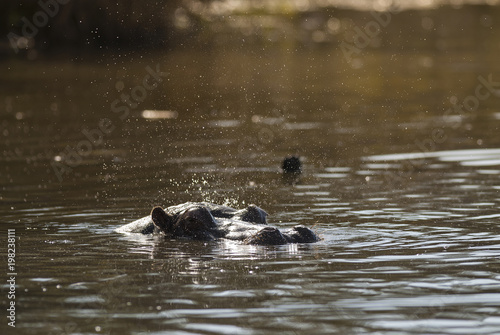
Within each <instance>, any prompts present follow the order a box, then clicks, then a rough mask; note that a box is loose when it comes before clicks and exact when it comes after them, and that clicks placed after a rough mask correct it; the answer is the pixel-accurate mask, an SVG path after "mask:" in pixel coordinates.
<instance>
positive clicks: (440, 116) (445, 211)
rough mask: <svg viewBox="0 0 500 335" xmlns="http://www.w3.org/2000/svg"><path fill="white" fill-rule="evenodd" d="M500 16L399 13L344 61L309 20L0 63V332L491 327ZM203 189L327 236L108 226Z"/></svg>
mask: <svg viewBox="0 0 500 335" xmlns="http://www.w3.org/2000/svg"><path fill="white" fill-rule="evenodd" d="M499 13H500V12H499V10H498V9H496V8H493V7H483V6H478V7H465V8H447V9H446V10H442V11H438V10H435V11H431V10H429V11H423V12H417V11H414V12H403V13H399V14H398V15H399V20H400V21H401V22H403V23H406V24H400V23H401V22H400V23H398V22H399V21H397V20H396V18H395V19H394V21H393V22H394V26H392V25H391V26H388V27H387V30H386V31H384V34H383V35H381V37H380V41H379V42H380V43H379V44H376V45H375V46H367V47H366V48H361V49H359V51H360V52H359V53H356V54H355V55H354V56H355V57H354V58H352V59H348V58H346V56H345V53H344V52H343V51H342V49H341V48H340V47H339V45H338V44H335V43H334V42H331V41H330V42H328V41H326V42H325V41H324V37H325V36H327V35H324V34H323V35H321V34H320V33H319V32H318V31H319V30H316V33H314V32H312V33H311V34H312V35H311V36H312V37H311V38H312V39H313V41H312V42H311V43H307V41H306V42H304V41H302V42H300V41H299V42H298V41H290V40H289V39H285V40H278V41H273V42H270V41H267V42H266V41H263V40H257V41H250V42H248V43H246V42H244V41H241V42H235V40H238V36H239V35H237V34H235V35H234V36H233V35H231V36H230V38H229V37H227V36H226V37H227V38H228V39H227V40H223V43H222V42H220V41H216V42H214V43H213V44H209V45H205V46H198V47H196V48H192V47H186V48H176V49H174V50H165V51H160V50H158V51H147V52H137V51H135V52H131V51H123V52H105V53H102V54H80V53H76V52H75V53H69V54H65V53H63V54H49V55H47V56H41V55H39V56H38V57H35V60H32V61H25V60H14V59H11V60H4V61H2V65H1V66H2V69H3V70H2V75H1V77H0V86H1V87H2V90H1V93H0V116H1V124H0V127H1V129H0V136H1V138H2V141H1V144H0V149H1V151H0V152H1V155H0V173H1V178H0V183H1V188H0V202H1V204H2V206H1V207H0V217H1V223H0V225H1V228H2V229H1V234H2V235H1V236H2V239H1V241H2V248H3V249H2V250H6V249H7V241H8V239H7V231H8V229H11V233H12V234H15V236H16V242H15V259H14V260H15V263H4V264H5V266H4V267H3V269H4V270H3V271H4V275H3V278H4V280H3V281H4V284H3V285H2V310H3V311H4V312H3V313H2V314H3V315H4V316H3V317H2V320H3V321H2V324H1V325H0V329H2V331H1V333H2V334H7V333H8V334H11V333H12V334H14V333H15V334H273V333H278V332H279V333H280V334H499V333H500V262H499V258H500V224H499V218H500V137H499V135H498V134H499V128H500V93H499V91H498V90H499V89H500V83H499V82H500V74H499V73H500V66H499V62H498V51H499V47H500V45H499V43H498V37H499V36H500V28H499V26H498V22H499V21H500V15H499ZM348 14H349V13H344V14H342V15H345V16H347V15H348ZM351 14H352V13H351ZM351 14H349V15H351ZM339 15H340V14H339ZM314 17H317V16H314ZM450 17H452V18H454V19H455V21H447V19H449V18H450ZM457 18H461V19H462V22H465V23H464V26H460V25H459V24H458V23H457V22H460V20H458V21H457V20H456V19H457ZM356 20H357V21H355V22H357V23H356V24H357V26H358V27H363V22H370V18H369V16H362V17H357V16H356ZM301 22H302V23H303V24H304V25H305V28H304V29H305V31H308V29H309V28H308V27H310V25H307V22H309V23H310V22H312V21H311V20H310V18H309V20H306V19H304V21H301ZM314 22H315V24H317V23H318V22H319V23H321V22H323V23H325V24H326V26H325V27H327V28H328V27H330V28H331V30H334V29H336V27H337V24H338V23H339V22H344V23H345V22H351V23H350V24H351V26H350V27H353V25H352V21H344V18H343V17H342V18H340V19H339V21H338V22H337V21H335V20H334V21H328V20H327V21H322V18H321V16H320V18H319V19H317V20H316V21H314ZM415 22H417V23H418V26H414V25H412V24H413V23H415ZM447 22H448V23H447ZM451 22H455V23H451ZM431 23H432V24H431ZM346 24H347V23H346ZM450 25H455V26H453V27H452V28H453V29H452V28H450ZM355 26H356V25H355ZM429 27H435V29H434V28H432V29H430V28H429ZM311 29H312V28H311ZM311 29H309V30H311ZM349 29H351V28H349ZM352 29H354V28H352ZM457 29H458V30H457ZM389 30H390V32H389ZM353 31H354V30H353ZM405 36H409V37H408V38H405ZM415 36H418V38H414V37H415ZM313 42H314V43H313ZM372 42H373V41H372ZM374 43H375V42H374ZM31 58H33V57H31ZM488 82H489V84H488ZM462 104H463V105H464V106H468V107H467V108H466V107H461V105H462ZM290 154H297V155H300V157H301V159H302V162H303V164H304V172H303V174H302V176H301V177H300V178H299V179H297V180H292V181H291V180H289V179H286V178H283V176H282V175H281V173H280V169H279V167H280V162H281V160H282V159H283V158H284V157H285V156H286V155H290ZM202 200H203V201H211V202H216V203H221V204H222V203H223V204H227V205H231V206H234V207H238V208H242V207H245V206H246V205H248V204H250V203H255V204H257V205H258V206H260V207H262V208H264V209H265V210H266V211H268V213H269V215H270V216H269V222H270V223H271V224H273V225H275V226H277V227H281V228H286V227H291V226H293V225H296V224H303V225H306V226H308V227H311V228H312V229H314V230H315V231H316V232H317V233H318V234H319V235H320V236H321V237H322V240H321V241H320V242H318V243H314V244H298V245H285V246H270V247H265V246H247V245H242V244H241V243H237V242H232V241H226V240H218V241H212V242H198V241H171V240H164V239H161V238H155V237H137V236H123V235H120V234H117V233H115V232H114V229H115V228H117V227H119V226H120V225H122V224H125V223H128V222H130V221H132V220H135V219H137V218H139V217H142V216H145V215H148V213H149V211H150V210H151V208H152V207H153V206H155V205H163V206H169V205H174V204H178V203H182V202H185V201H202ZM4 252H5V251H4ZM2 259H3V260H4V262H7V257H4V256H3V257H2ZM8 264H11V265H13V266H14V268H12V269H11V270H12V271H11V270H9V269H8V268H7V265H8ZM9 273H15V275H13V276H14V279H15V288H14V291H15V297H11V298H8V295H9V290H12V288H11V286H10V285H9V284H8V283H7V284H5V280H7V279H9V278H10V277H11V275H10V274H9ZM12 302H14V303H15V326H16V328H15V329H13V328H12V327H10V326H8V325H7V323H8V322H11V321H9V319H8V318H6V316H9V313H10V312H9V311H6V309H7V308H9V306H10V305H9V304H11V303H12ZM10 315H12V313H10Z"/></svg>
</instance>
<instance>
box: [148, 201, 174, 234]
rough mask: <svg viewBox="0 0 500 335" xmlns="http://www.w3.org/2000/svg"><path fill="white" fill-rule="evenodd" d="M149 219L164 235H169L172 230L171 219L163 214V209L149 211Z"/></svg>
mask: <svg viewBox="0 0 500 335" xmlns="http://www.w3.org/2000/svg"><path fill="white" fill-rule="evenodd" d="M151 219H152V220H153V223H154V225H155V226H156V227H157V228H158V229H160V230H161V231H162V232H164V233H171V232H172V228H173V221H174V220H173V217H172V216H170V215H168V214H167V213H165V211H164V210H163V208H161V207H155V208H153V210H152V211H151Z"/></svg>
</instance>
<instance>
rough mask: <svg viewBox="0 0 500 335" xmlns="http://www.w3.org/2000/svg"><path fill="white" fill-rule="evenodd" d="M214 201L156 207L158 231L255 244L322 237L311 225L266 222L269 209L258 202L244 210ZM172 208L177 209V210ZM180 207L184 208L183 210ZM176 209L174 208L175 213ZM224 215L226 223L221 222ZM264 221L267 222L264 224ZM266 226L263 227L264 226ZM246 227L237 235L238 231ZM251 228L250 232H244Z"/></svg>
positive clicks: (301, 241) (169, 234) (167, 233)
mask: <svg viewBox="0 0 500 335" xmlns="http://www.w3.org/2000/svg"><path fill="white" fill-rule="evenodd" d="M217 206H218V205H213V204H206V205H205V204H204V203H202V204H192V205H190V206H188V205H187V204H186V206H185V208H186V209H184V207H182V205H179V206H177V207H175V206H174V207H170V208H169V209H170V210H167V211H165V210H164V209H163V208H161V207H155V208H153V210H152V211H151V219H152V221H153V224H154V227H155V229H154V232H156V233H161V234H164V235H165V236H167V237H170V238H188V239H193V240H213V239H216V238H229V239H236V240H240V237H239V236H242V237H241V241H243V243H245V244H252V245H281V244H288V243H313V242H317V241H319V240H320V238H319V237H318V236H317V235H316V234H315V233H314V232H313V231H312V230H310V229H309V228H307V227H304V226H296V227H293V228H291V229H289V230H287V231H284V232H281V231H280V230H278V229H277V228H275V227H271V226H265V224H266V216H267V213H266V212H264V211H263V210H262V209H260V208H258V207H257V206H255V205H250V206H249V207H248V208H246V209H244V210H239V211H238V210H235V209H232V208H230V207H224V206H219V207H217ZM172 208H174V209H175V210H177V212H175V211H173V210H172ZM179 208H180V210H179ZM172 212H174V213H173V214H172ZM224 219H228V220H229V221H228V220H226V221H224V222H225V223H224V224H221V223H220V222H221V221H223V220H224ZM263 225H264V226H263ZM262 226H263V227H262ZM240 230H241V231H243V233H242V234H239V235H237V237H234V236H236V235H234V234H233V233H234V231H240ZM245 230H246V232H248V234H246V235H245V234H244V233H245Z"/></svg>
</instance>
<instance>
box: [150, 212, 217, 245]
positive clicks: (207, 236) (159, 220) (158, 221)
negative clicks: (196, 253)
mask: <svg viewBox="0 0 500 335" xmlns="http://www.w3.org/2000/svg"><path fill="white" fill-rule="evenodd" d="M151 219H152V220H153V223H154V225H155V227H156V228H158V229H159V230H160V231H161V232H163V233H164V234H165V235H167V236H170V237H173V238H177V237H186V238H192V239H195V240H211V239H213V238H214V236H213V230H214V228H216V223H215V219H214V217H213V216H212V214H210V211H208V209H206V208H205V207H191V208H188V209H186V211H184V212H183V213H182V214H180V215H178V216H177V217H176V216H174V215H170V214H168V213H166V212H165V211H164V210H163V208H161V207H155V208H153V210H152V211H151Z"/></svg>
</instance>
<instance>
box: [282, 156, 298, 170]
mask: <svg viewBox="0 0 500 335" xmlns="http://www.w3.org/2000/svg"><path fill="white" fill-rule="evenodd" d="M281 167H282V168H283V172H285V173H295V174H300V173H302V163H301V162H300V159H299V157H297V156H288V157H286V158H285V159H284V160H283V164H282V165H281Z"/></svg>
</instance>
